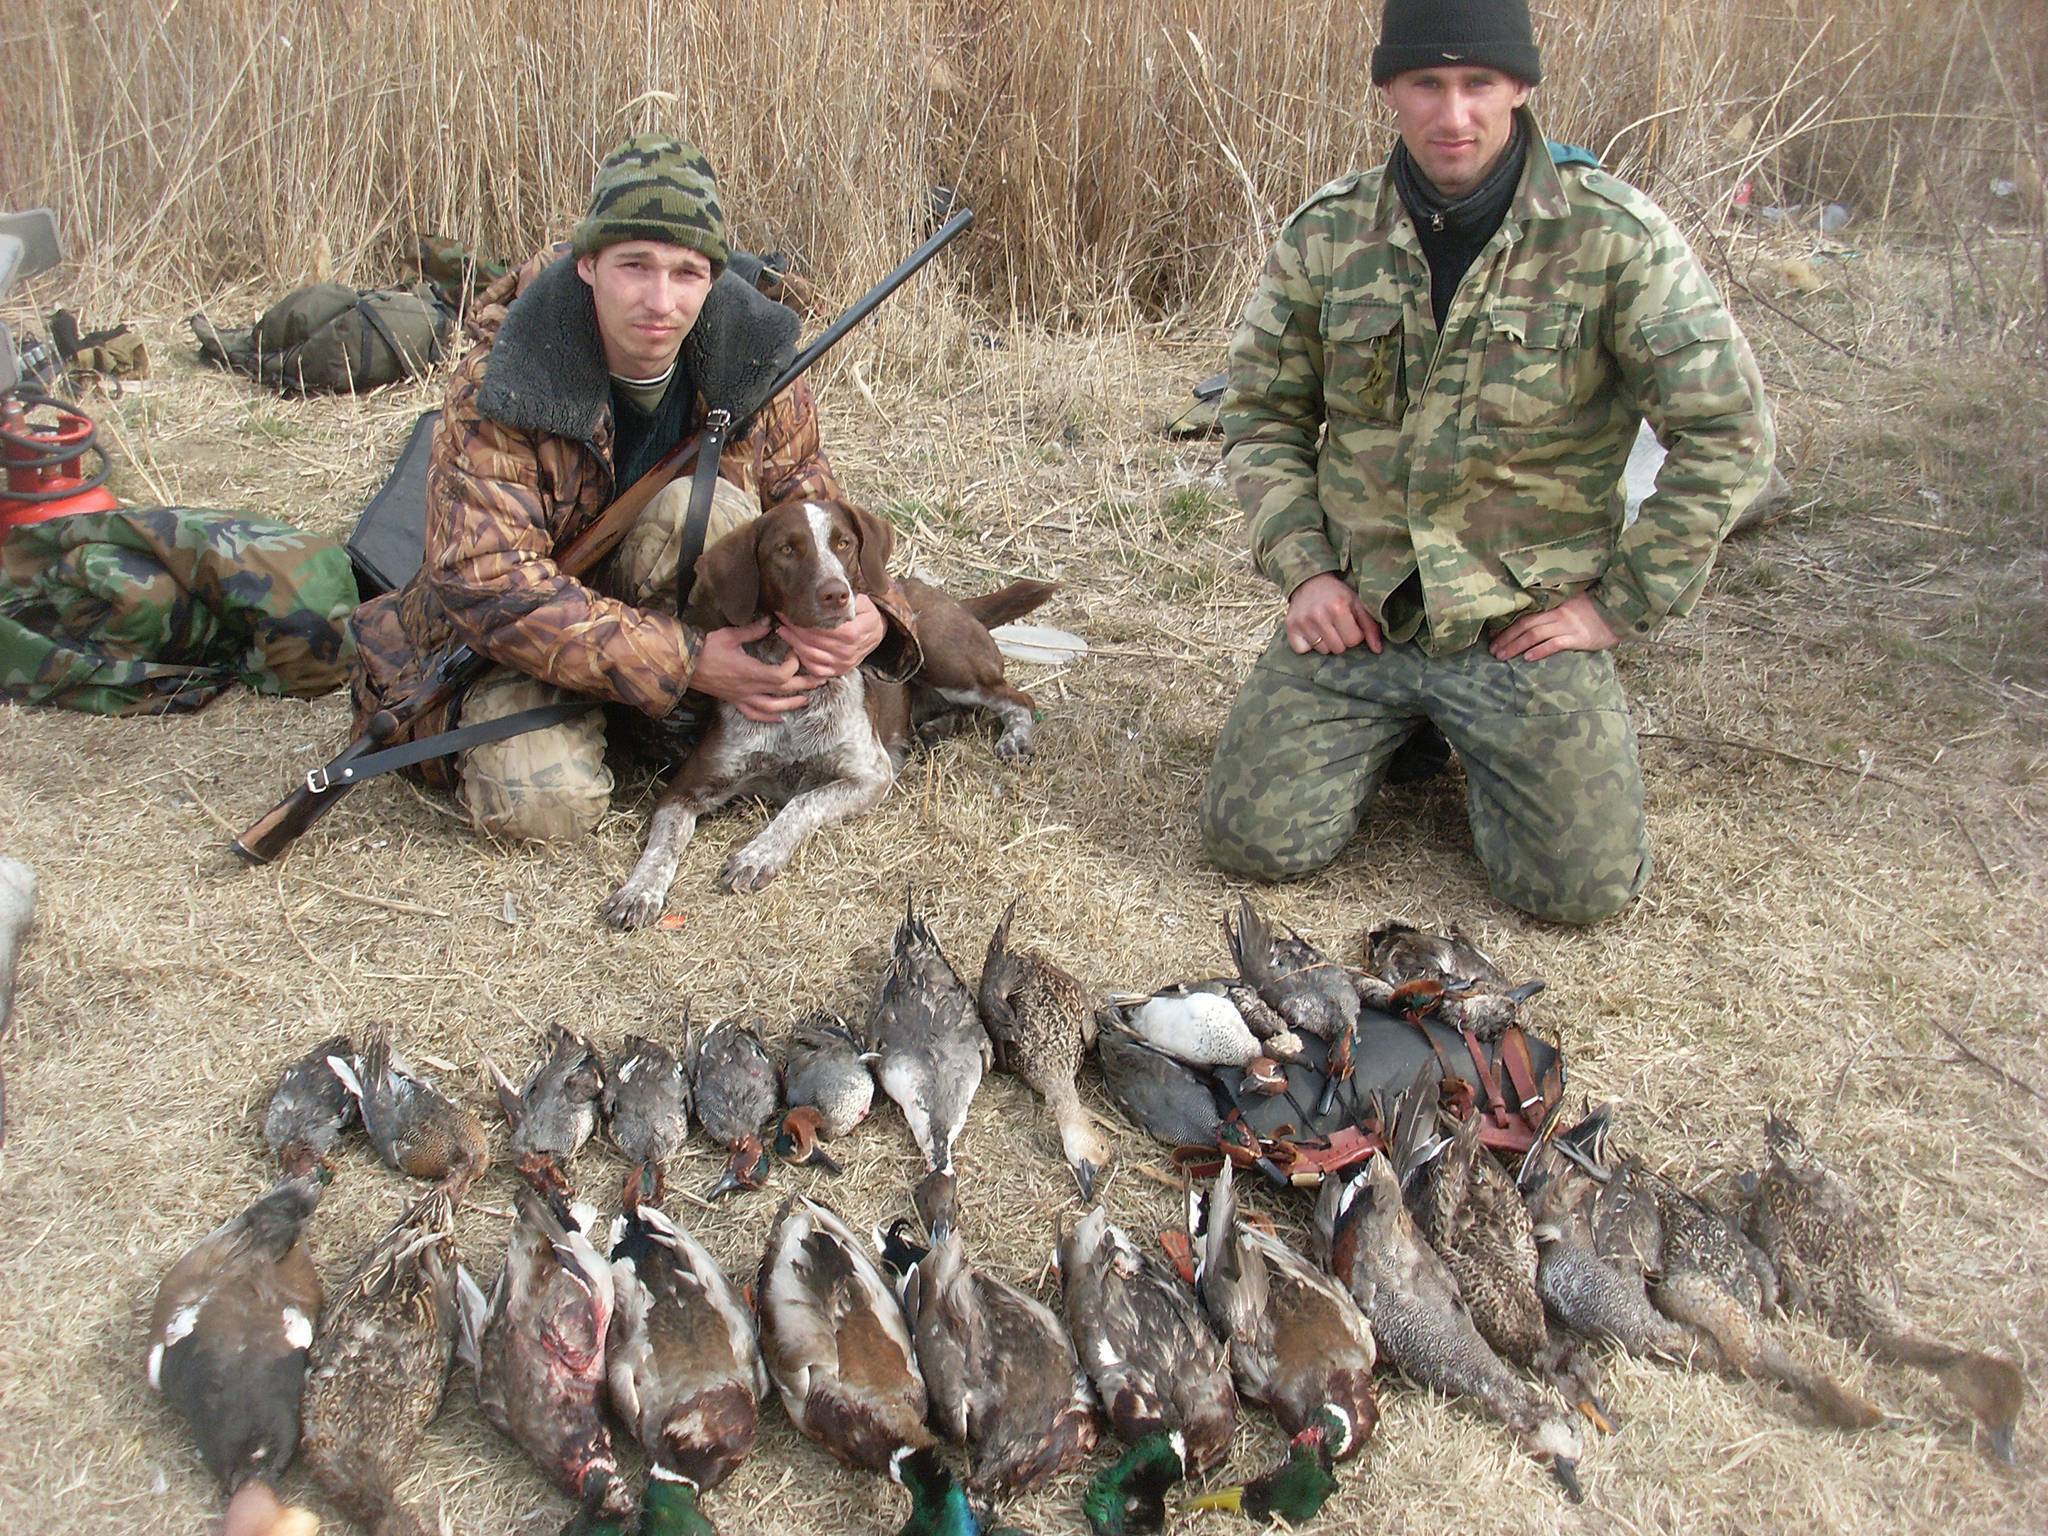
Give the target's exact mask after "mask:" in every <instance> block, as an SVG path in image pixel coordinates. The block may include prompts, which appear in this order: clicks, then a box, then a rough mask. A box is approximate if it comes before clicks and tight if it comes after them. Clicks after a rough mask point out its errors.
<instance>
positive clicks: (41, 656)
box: [0, 507, 356, 715]
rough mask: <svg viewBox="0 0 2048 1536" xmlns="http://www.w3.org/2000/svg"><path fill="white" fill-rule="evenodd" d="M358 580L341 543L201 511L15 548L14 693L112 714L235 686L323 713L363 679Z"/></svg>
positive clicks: (160, 512) (0, 682) (76, 531)
mask: <svg viewBox="0 0 2048 1536" xmlns="http://www.w3.org/2000/svg"><path fill="white" fill-rule="evenodd" d="M355 606H356V585H355V573H354V572H353V571H352V570H350V568H349V563H348V555H347V553H346V551H344V550H343V549H342V548H341V546H340V545H339V544H336V543H335V542H334V541H333V540H332V539H327V538H320V537H317V536H315V535H313V534H310V533H302V532H300V531H299V530H298V529H296V528H290V527H287V526H285V525H284V524H283V523H272V522H264V521H260V520H257V519H254V518H246V517H237V516H234V515H233V514H231V513H226V512H210V511H200V510H195V509H191V508H186V507H146V508H127V509H124V510H121V511H117V512H88V513H80V514H77V515H75V516H71V517H58V518H52V519H50V520H49V521H47V522H41V523H31V524H28V525H27V526H25V527H21V528H16V529H14V530H12V531H11V532H9V533H8V534H7V536H6V538H5V539H4V540H0V693H4V694H5V695H6V696H7V697H8V698H10V699H16V700H19V701H21V702H24V703H29V704H54V705H57V706H60V707H62V708H65V709H79V710H86V711H89V712H91V713H94V714H102V715H155V714H165V713H169V712H172V711H180V710H190V709H197V708H199V707H200V706H201V705H202V704H205V703H206V702H207V701H208V700H210V699H212V698H213V697H215V695H217V694H219V693H220V692H221V691H222V690H223V689H225V688H227V687H228V686H229V685H230V684H233V683H236V682H243V683H247V684H248V685H249V686H250V687H251V688H254V689H256V690H257V691H259V692H262V693H290V694H296V695H297V696H299V697H300V698H313V697H316V696H317V695H319V694H323V693H326V692H328V691H329V690H331V689H334V688H338V687H340V686H341V685H342V683H343V682H344V681H346V680H347V677H348V669H349V663H350V661H351V660H352V658H353V653H354V646H353V644H352V643H351V641H350V640H349V636H348V626H347V624H346V623H345V622H344V621H345V620H346V619H347V617H348V615H349V614H350V613H351V612H352V611H354V609H355Z"/></svg>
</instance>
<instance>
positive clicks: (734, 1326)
mask: <svg viewBox="0 0 2048 1536" xmlns="http://www.w3.org/2000/svg"><path fill="white" fill-rule="evenodd" d="M611 1274H612V1295H613V1308H612V1319H611V1331H610V1333H609V1335H608V1336H607V1341H606V1348H605V1377H606V1381H607V1383H608V1384H609V1386H610V1388H611V1403H612V1410H613V1412H614V1413H616V1414H617V1415H618V1417H619V1419H620V1421H621V1422H622V1423H624V1424H625V1425H627V1426H628V1427H629V1428H630V1429H631V1430H632V1431H633V1433H634V1436H635V1437H636V1438H637V1439H638V1440H639V1441H640V1444H641V1445H642V1446H643V1447H644V1448H645V1449H646V1452H647V1456H648V1461H649V1463H650V1476H651V1478H652V1481H651V1482H650V1484H649V1486H648V1491H647V1497H646V1500H645V1501H643V1502H645V1503H646V1504H647V1505H648V1506H649V1508H648V1509H647V1510H646V1511H645V1512H644V1513H643V1515H642V1529H643V1530H646V1529H649V1528H650V1527H649V1526H648V1524H647V1522H648V1521H649V1520H650V1519H651V1518H652V1517H653V1514H654V1513H655V1510H654V1507H653V1506H655V1505H659V1506H660V1508H661V1513H662V1519H663V1521H665V1522H666V1527H665V1528H678V1529H679V1527H677V1526H676V1522H677V1521H678V1520H680V1519H681V1514H682V1509H683V1507H684V1506H686V1505H687V1506H692V1507H694V1506H695V1504H696V1502H697V1499H698V1497H699V1495H701V1494H702V1493H704V1492H707V1491H709V1490H710V1489H713V1488H716V1487H717V1486H718V1485H719V1484H720V1483H722V1482H724V1481H725V1479H726V1478H727V1477H729V1476H731V1475H732V1472H733V1470H734V1469H735V1468H736V1467H738V1466H739V1464H740V1462H741V1461H743V1460H744V1459H745V1458H746V1456H747V1454H748V1453H749V1452H750V1451H752V1450H753V1448H754V1436H755V1432H756V1429H757V1427H758V1425H759V1422H760V1400H761V1398H762V1397H763V1396H764V1395H765V1394H766V1393H767V1390H768V1377H767V1372H766V1370H765V1369H764V1368H763V1366H762V1364H761V1353H760V1349H759V1347H758V1344H757V1343H756V1340H755V1337H754V1314H753V1311H752V1309H751V1308H750V1307H749V1306H748V1304H747V1302H746V1300H745V1298H743V1297H742V1296H741V1295H740V1293H739V1290H738V1289H737V1288H736V1287H735V1286H734V1285H733V1283H732V1282H731V1281H730V1280H728V1279H727V1278H726V1275H725V1272H724V1271H723V1270H722V1269H720V1268H719V1266H718V1261H717V1260H716V1259H714V1258H712V1256H711V1254H710V1252H709V1251H708V1250H706V1249H705V1247H704V1246H703V1244H701V1243H699V1242H698V1241H697V1240H696V1239H695V1238H694V1237H692V1236H691V1235H690V1234H689V1233H688V1232H687V1231H685V1230H684V1229H683V1227H682V1226H681V1225H680V1224H679V1223H677V1222H675V1221H673V1220H671V1219H670V1218H669V1217H668V1216H667V1215H666V1214H665V1213H664V1212H663V1211H662V1210H661V1209H660V1208H659V1207H658V1206H655V1205H652V1204H648V1203H646V1202H642V1201H634V1202H630V1203H629V1204H628V1205H627V1207H626V1211H625V1214H624V1215H623V1216H621V1217H620V1218H619V1219H618V1220H617V1221H616V1222H614V1223H613V1226H612V1245H611ZM703 1528H704V1529H706V1530H708V1529H710V1527H709V1524H708V1523H707V1524H706V1525H705V1526H704V1527H703Z"/></svg>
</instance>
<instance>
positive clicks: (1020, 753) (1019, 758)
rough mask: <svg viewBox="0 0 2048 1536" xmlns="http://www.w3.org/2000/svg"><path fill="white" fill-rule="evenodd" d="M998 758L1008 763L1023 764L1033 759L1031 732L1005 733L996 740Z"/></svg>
mask: <svg viewBox="0 0 2048 1536" xmlns="http://www.w3.org/2000/svg"><path fill="white" fill-rule="evenodd" d="M996 756H997V757H999V758H1000V759H1002V760H1003V761H1004V762H1006V763H1022V762H1026V761H1028V760H1029V759H1030V757H1031V732H1030V731H1029V730H1021V731H1005V732H1003V734H1002V735H1001V736H999V737H997V738H996Z"/></svg>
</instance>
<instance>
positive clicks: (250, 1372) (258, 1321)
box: [148, 1068, 325, 1536]
mask: <svg viewBox="0 0 2048 1536" xmlns="http://www.w3.org/2000/svg"><path fill="white" fill-rule="evenodd" d="M323 1070H324V1068H323ZM324 1182H325V1177H324V1174H320V1173H311V1172H308V1173H301V1174H298V1175H296V1176H294V1177H290V1178H287V1179H284V1180H282V1181H281V1182H279V1183H278V1184H277V1185H275V1186H274V1187H273V1188H272V1189H271V1190H270V1192H269V1193H268V1194H266V1195H264V1196H263V1197H262V1198H261V1199H259V1200H257V1201H256V1202H255V1203H254V1204H252V1205H251V1206H249V1208H248V1209H247V1210H244V1211H243V1212H242V1213H241V1214H240V1215H238V1216H236V1217H234V1218H233V1219H232V1220H230V1221H227V1222H225V1223H223V1224H222V1225H221V1226H218V1227H216V1228H214V1230H213V1231H211V1232H209V1233H207V1235H206V1236H204V1237H202V1238H200V1239H199V1241H198V1242H196V1243H194V1244H193V1245H192V1246H191V1247H190V1248H188V1249H186V1250H185V1252H184V1254H183V1255H182V1256H181V1257H180V1258H179V1259H178V1261H177V1262H176V1263H175V1264H173V1265H172V1266H171V1267H170V1270H169V1271H168V1272H167V1273H166V1274H165V1275H164V1278H163V1280H162V1282H161V1283H160V1284H159V1285H158V1286H157V1292H156V1307H155V1309H154V1311H153V1312H152V1313H151V1315H150V1322H149V1363H148V1375H149V1384H150V1386H152V1387H154V1388H155V1389H156V1390H157V1391H159V1392H161V1393H162V1394H163V1395H164V1400H165V1401H166V1402H168V1403H169V1404H170V1405H171V1406H172V1407H173V1408H175V1409H176V1410H177V1411H178V1416H179V1417H180V1418H182V1419H183V1420H184V1421H185V1425H186V1427H187V1428H188V1429H189V1430H190V1431H191V1433H192V1438H193V1440H194V1442H195V1443H196V1444H197V1445H198V1447H199V1456H200V1459H201V1460H202V1461H204V1462H205V1463H206V1469H207V1471H209V1472H211V1473H212V1474H213V1475H214V1477H215V1478H217V1479H218V1480H219V1482H220V1485H221V1487H222V1488H223V1489H224V1490H225V1491H226V1492H227V1494H228V1510H227V1520H226V1524H225V1525H224V1526H223V1528H222V1529H223V1536H310V1533H311V1532H312V1531H313V1530H314V1529H315V1528H316V1527H317V1525H318V1523H319V1522H318V1521H317V1520H315V1519H314V1517H313V1516H312V1515H311V1514H309V1513H308V1512H306V1511H305V1510H296V1509H289V1508H287V1507H286V1506H284V1505H283V1504H281V1503H280V1502H279V1500H278V1497H277V1492H276V1487H275V1484H276V1480H277V1479H278V1477H280V1476H281V1475H282V1474H283V1472H284V1470H285V1468H286V1467H288V1466H290V1465H291V1461H292V1457H293V1455H294V1454H295V1453H296V1452H297V1451H298V1448H299V1399H300V1395H301V1394H302V1392H303V1391H304V1388H305V1381H306V1358H307V1352H308V1350H309V1349H310V1348H311V1347H312V1343H313V1328H314V1324H315V1323H316V1322H317V1321H318V1319H319V1316H320V1300H321V1292H320V1275H319V1272H318V1271H317V1270H315V1269H314V1267H313V1259H312V1255H311V1254H309V1253H308V1252H307V1250H306V1244H305V1241H304V1232H305V1225H306V1222H307V1220H308V1219H309V1218H310V1217H311V1216H312V1214H313V1211H314V1209H315V1207H317V1206H318V1205H319V1203H320V1191H321V1188H322V1185H323V1184H324Z"/></svg>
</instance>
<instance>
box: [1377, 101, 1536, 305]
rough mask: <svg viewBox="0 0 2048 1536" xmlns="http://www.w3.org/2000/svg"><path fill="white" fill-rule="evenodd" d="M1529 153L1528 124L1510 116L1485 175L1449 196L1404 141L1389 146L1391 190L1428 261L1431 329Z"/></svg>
mask: <svg viewBox="0 0 2048 1536" xmlns="http://www.w3.org/2000/svg"><path fill="white" fill-rule="evenodd" d="M1528 156H1529V128H1528V125H1527V124H1526V123H1524V122H1523V121H1522V119H1521V118H1520V117H1517V118H1516V119H1515V132H1514V136H1513V137H1512V138H1510V139H1509V140H1508V146H1507V148H1506V149H1505V150H1504V151H1503V152H1502V153H1501V157H1500V160H1499V162H1498V163H1497V164H1496V165H1495V166H1494V168H1493V169H1492V170H1491V171H1489V172H1487V175H1486V179H1485V180H1484V181H1482V182H1480V183H1479V185H1478V186H1476V187H1474V188H1473V189H1472V190H1471V191H1470V192H1467V193H1466V194H1465V195H1464V196H1463V197H1461V198H1458V199H1456V200H1455V201H1453V200H1451V199H1449V198H1446V197H1445V196H1444V195H1443V193H1441V192H1439V191H1437V189H1436V187H1435V186H1434V185H1433V184H1432V183H1431V182H1430V180H1429V178H1428V177H1427V176H1424V175H1423V174H1422V171H1421V169H1420V168H1419V167H1418V166H1417V165H1416V164H1415V161H1414V159H1413V158H1412V157H1411V156H1410V155H1409V153H1408V146H1407V145H1406V144H1402V143H1397V144H1395V145H1394V153H1393V156H1392V158H1391V159H1389V160H1388V162H1387V166H1388V170H1389V173H1390V174H1391V175H1392V176H1393V178H1394V190H1395V191H1396V192H1398V193H1400V195H1401V202H1402V204H1403V205H1404V206H1405V207H1406V208H1407V209H1408V216H1409V217H1410V218H1412V219H1414V221H1415V233H1416V236H1417V238H1418V239H1419V240H1420V241H1421V242H1422V255H1423V259H1424V260H1426V261H1427V262H1428V263H1429V304H1430V308H1431V309H1433V310H1434V311H1435V312H1436V328H1437V329H1438V330H1439V331H1441V330H1442V329H1443V328H1444V319H1445V317H1446V316H1448V315H1449V314H1450V312H1451V300H1452V299H1453V298H1454V297H1455V296H1456V295H1457V292H1458V284H1459V283H1460V282H1461V281H1463V279H1464V276H1465V271H1466V269H1467V268H1469V267H1470V266H1471V265H1472V262H1473V259H1474V258H1475V257H1477V256H1478V254H1479V252H1480V250H1481V249H1482V248H1484V246H1485V245H1486V242H1487V241H1489V240H1491V239H1492V238H1493V232H1494V231H1495V230H1497V229H1499V228H1500V223H1501V220H1502V219H1504V218H1506V217H1507V216H1508V207H1509V205H1510V204H1512V203H1513V202H1514V200H1515V189H1516V188H1517V187H1519V186H1520V185H1521V184H1522V166H1523V163H1524V162H1525V161H1526V160H1527V159H1528Z"/></svg>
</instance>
